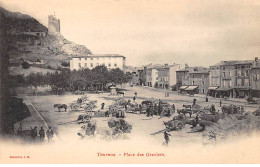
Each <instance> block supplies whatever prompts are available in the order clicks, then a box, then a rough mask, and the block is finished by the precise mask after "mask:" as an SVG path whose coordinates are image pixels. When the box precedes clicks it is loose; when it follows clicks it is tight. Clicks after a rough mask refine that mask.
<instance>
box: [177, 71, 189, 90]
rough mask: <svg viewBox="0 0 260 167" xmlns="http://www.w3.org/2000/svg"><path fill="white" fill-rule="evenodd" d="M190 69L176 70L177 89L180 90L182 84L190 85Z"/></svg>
mask: <svg viewBox="0 0 260 167" xmlns="http://www.w3.org/2000/svg"><path fill="white" fill-rule="evenodd" d="M189 78H190V76H189V70H188V69H182V70H178V71H176V82H177V90H179V89H180V88H181V87H182V86H185V85H189Z"/></svg>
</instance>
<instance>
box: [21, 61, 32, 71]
mask: <svg viewBox="0 0 260 167" xmlns="http://www.w3.org/2000/svg"><path fill="white" fill-rule="evenodd" d="M22 67H23V69H28V68H30V64H29V63H28V62H27V61H25V62H23V63H22Z"/></svg>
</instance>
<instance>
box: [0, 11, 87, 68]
mask: <svg viewBox="0 0 260 167" xmlns="http://www.w3.org/2000/svg"><path fill="white" fill-rule="evenodd" d="M0 16H1V20H0V24H1V25H0V28H1V30H2V31H3V32H5V33H6V36H5V39H2V40H5V41H6V45H7V46H6V48H7V55H8V57H9V59H10V63H11V66H20V65H21V63H22V61H30V62H34V61H36V60H40V61H42V62H43V64H41V68H47V67H48V68H52V69H57V68H58V67H59V66H61V63H62V62H68V61H69V57H70V56H72V55H87V54H92V53H91V51H90V50H89V49H87V48H86V47H85V46H83V45H78V44H75V43H73V42H71V41H68V40H66V39H65V38H64V37H63V36H62V35H58V36H53V35H48V29H47V28H46V27H45V26H43V25H42V24H41V23H39V22H38V21H37V20H36V19H34V18H33V17H31V16H28V15H25V14H21V13H14V12H10V11H7V10H5V9H4V8H2V7H0ZM46 18H47V16H46ZM21 60H22V61H21ZM38 67H39V66H38Z"/></svg>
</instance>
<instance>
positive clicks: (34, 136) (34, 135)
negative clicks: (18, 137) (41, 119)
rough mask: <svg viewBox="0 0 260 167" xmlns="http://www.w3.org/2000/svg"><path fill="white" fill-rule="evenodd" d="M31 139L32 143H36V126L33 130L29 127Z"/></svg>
mask: <svg viewBox="0 0 260 167" xmlns="http://www.w3.org/2000/svg"><path fill="white" fill-rule="evenodd" d="M31 137H32V140H33V142H36V137H37V126H35V127H34V128H32V127H31Z"/></svg>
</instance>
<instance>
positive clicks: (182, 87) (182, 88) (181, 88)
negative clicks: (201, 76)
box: [179, 86, 188, 90]
mask: <svg viewBox="0 0 260 167" xmlns="http://www.w3.org/2000/svg"><path fill="white" fill-rule="evenodd" d="M187 87H188V86H181V87H180V88H179V89H180V90H184V89H186V88H187Z"/></svg>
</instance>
